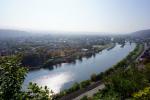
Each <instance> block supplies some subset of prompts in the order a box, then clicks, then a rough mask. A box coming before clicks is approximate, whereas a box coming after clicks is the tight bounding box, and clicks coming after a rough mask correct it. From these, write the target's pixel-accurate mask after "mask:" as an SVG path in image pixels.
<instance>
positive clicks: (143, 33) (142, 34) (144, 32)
mask: <svg viewBox="0 0 150 100" xmlns="http://www.w3.org/2000/svg"><path fill="white" fill-rule="evenodd" d="M132 36H133V37H142V38H149V37H150V29H147V30H140V31H136V32H133V33H132Z"/></svg>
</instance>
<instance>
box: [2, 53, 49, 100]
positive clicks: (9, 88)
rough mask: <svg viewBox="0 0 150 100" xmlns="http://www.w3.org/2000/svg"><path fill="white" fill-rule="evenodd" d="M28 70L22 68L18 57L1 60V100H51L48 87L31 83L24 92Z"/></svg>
mask: <svg viewBox="0 0 150 100" xmlns="http://www.w3.org/2000/svg"><path fill="white" fill-rule="evenodd" d="M26 73H27V69H26V68H24V67H21V64H20V61H19V58H18V57H14V56H13V57H2V58H0V100H51V99H52V97H51V96H52V92H51V91H49V89H48V88H47V87H44V88H42V87H39V86H37V84H33V83H30V84H29V86H28V89H27V90H26V91H22V83H23V81H24V79H25V76H26Z"/></svg>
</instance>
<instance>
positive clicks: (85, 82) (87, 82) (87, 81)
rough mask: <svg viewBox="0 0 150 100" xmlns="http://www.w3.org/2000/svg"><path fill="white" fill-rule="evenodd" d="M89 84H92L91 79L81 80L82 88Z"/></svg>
mask: <svg viewBox="0 0 150 100" xmlns="http://www.w3.org/2000/svg"><path fill="white" fill-rule="evenodd" d="M88 85H90V80H85V81H82V82H81V84H80V87H81V88H85V87H87V86H88Z"/></svg>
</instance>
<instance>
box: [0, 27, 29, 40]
mask: <svg viewBox="0 0 150 100" xmlns="http://www.w3.org/2000/svg"><path fill="white" fill-rule="evenodd" d="M28 36H31V33H29V32H25V31H18V30H5V29H0V38H3V39H4V38H19V37H28Z"/></svg>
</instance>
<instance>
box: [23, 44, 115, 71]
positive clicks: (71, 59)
mask: <svg viewBox="0 0 150 100" xmlns="http://www.w3.org/2000/svg"><path fill="white" fill-rule="evenodd" d="M113 47H115V43H109V44H106V45H93V46H92V47H91V48H89V49H81V50H78V51H76V52H74V53H72V54H70V55H67V56H59V57H52V58H49V59H47V60H46V61H43V63H42V64H41V65H40V66H35V67H33V66H27V68H28V69H29V70H36V69H40V68H49V67H51V66H53V65H60V64H62V63H75V61H76V60H81V61H82V58H83V57H85V58H90V57H92V56H95V55H96V54H97V53H99V52H101V51H102V50H104V49H107V48H108V49H112V48H113ZM24 66H25V65H24Z"/></svg>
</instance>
